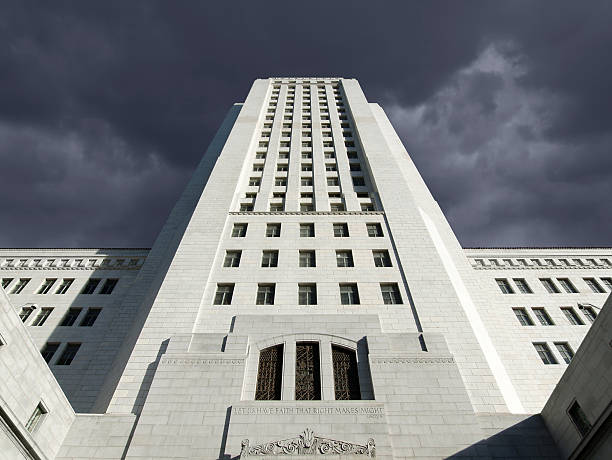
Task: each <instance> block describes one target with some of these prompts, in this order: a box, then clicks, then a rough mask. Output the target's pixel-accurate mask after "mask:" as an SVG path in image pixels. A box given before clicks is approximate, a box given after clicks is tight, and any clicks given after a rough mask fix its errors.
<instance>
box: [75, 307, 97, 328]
mask: <svg viewBox="0 0 612 460" xmlns="http://www.w3.org/2000/svg"><path fill="white" fill-rule="evenodd" d="M100 312H102V309H101V308H90V309H88V310H87V313H86V314H85V316H84V317H83V320H82V321H81V324H79V326H82V327H91V326H93V325H94V323H95V322H96V319H98V316H100Z"/></svg>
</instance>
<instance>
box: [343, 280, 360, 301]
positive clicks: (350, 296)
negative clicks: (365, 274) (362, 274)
mask: <svg viewBox="0 0 612 460" xmlns="http://www.w3.org/2000/svg"><path fill="white" fill-rule="evenodd" d="M340 303H341V304H342V305H358V304H359V290H358V289H357V284H355V283H351V284H341V285H340Z"/></svg>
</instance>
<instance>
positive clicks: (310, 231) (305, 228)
mask: <svg viewBox="0 0 612 460" xmlns="http://www.w3.org/2000/svg"><path fill="white" fill-rule="evenodd" d="M314 236H315V227H314V224H300V237H302V238H312V237H314Z"/></svg>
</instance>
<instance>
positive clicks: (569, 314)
mask: <svg viewBox="0 0 612 460" xmlns="http://www.w3.org/2000/svg"><path fill="white" fill-rule="evenodd" d="M560 308H561V311H562V312H563V315H564V316H565V317H566V318H567V320H568V321H569V323H570V324H573V325H576V326H583V325H584V321H582V319H581V318H580V316H579V315H578V313H577V312H576V310H574V308H573V307H560ZM579 309H580V310H582V313H583V314H584V316H585V317H586V318H587V319H588V320H589V322H591V323H592V322H593V321H595V318H597V313H595V310H594V309H593V307H591V306H589V305H579ZM512 311H514V314H515V316H516V318H517V319H518V321H519V323H521V325H523V326H534V325H535V323H534V321H533V320H532V319H531V316H530V315H529V313H527V309H526V308H523V307H516V308H513V309H512ZM531 311H532V312H533V314H534V316H535V317H536V318H537V320H538V322H539V323H540V324H541V325H542V326H554V325H555V323H554V322H553V320H552V319H551V318H550V316H549V315H548V313H547V311H546V309H545V308H544V307H532V308H531Z"/></svg>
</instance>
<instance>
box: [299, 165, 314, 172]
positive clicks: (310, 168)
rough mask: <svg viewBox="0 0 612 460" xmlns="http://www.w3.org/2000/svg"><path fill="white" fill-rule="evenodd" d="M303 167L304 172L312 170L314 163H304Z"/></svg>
mask: <svg viewBox="0 0 612 460" xmlns="http://www.w3.org/2000/svg"><path fill="white" fill-rule="evenodd" d="M301 169H302V171H304V172H309V171H312V165H311V164H305V163H302V168H301Z"/></svg>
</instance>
